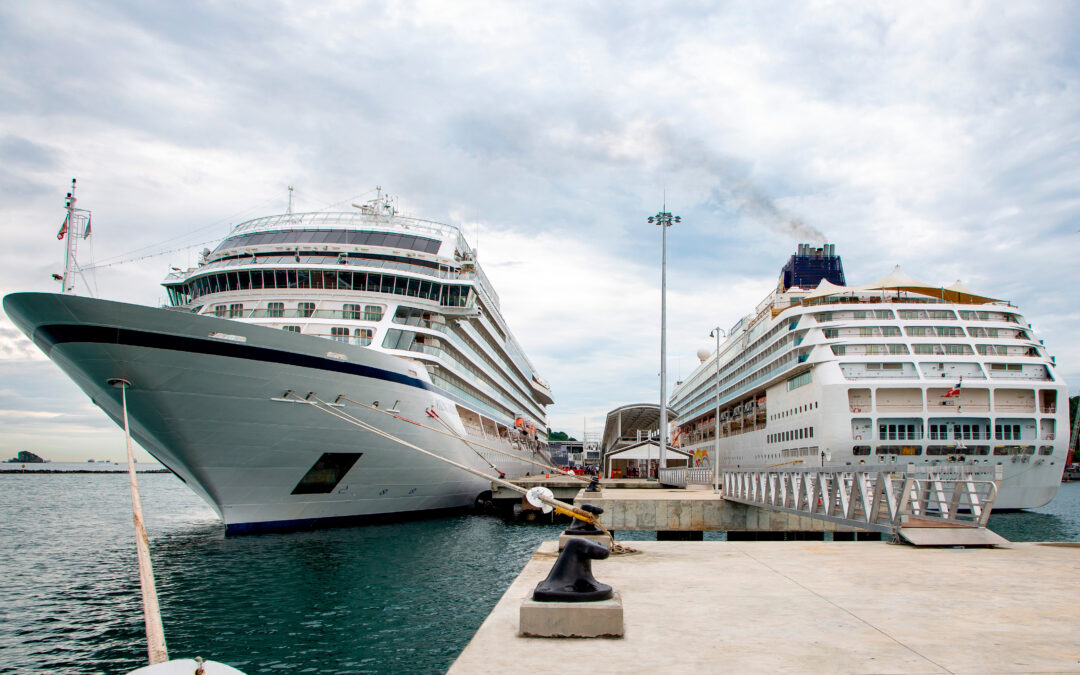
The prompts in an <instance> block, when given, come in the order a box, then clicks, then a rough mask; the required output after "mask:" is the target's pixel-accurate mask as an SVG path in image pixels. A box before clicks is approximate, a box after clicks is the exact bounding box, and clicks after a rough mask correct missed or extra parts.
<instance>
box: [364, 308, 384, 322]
mask: <svg viewBox="0 0 1080 675" xmlns="http://www.w3.org/2000/svg"><path fill="white" fill-rule="evenodd" d="M382 317H383V308H382V306H381V305H364V320H365V321H382Z"/></svg>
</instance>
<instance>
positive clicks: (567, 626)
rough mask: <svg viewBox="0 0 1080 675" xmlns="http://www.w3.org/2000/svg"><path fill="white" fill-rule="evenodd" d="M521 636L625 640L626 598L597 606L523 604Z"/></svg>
mask: <svg viewBox="0 0 1080 675" xmlns="http://www.w3.org/2000/svg"><path fill="white" fill-rule="evenodd" d="M518 634H519V635H522V636H525V637H551V638H598V637H620V638H621V637H622V636H623V606H622V596H621V595H619V592H618V591H616V592H615V595H614V597H612V598H611V599H610V600H598V601H594V602H538V601H536V600H533V599H532V598H531V597H530V598H526V599H525V600H523V601H522V603H521V611H520V613H519V622H518Z"/></svg>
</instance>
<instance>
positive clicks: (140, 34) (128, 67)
mask: <svg viewBox="0 0 1080 675" xmlns="http://www.w3.org/2000/svg"><path fill="white" fill-rule="evenodd" d="M1078 26H1080V8H1078V7H1074V6H1072V5H1069V4H1058V5H1054V4H1044V3H1011V4H998V5H992V6H991V5H984V4H980V3H965V4H945V5H942V4H940V3H925V2H914V3H904V4H897V3H887V2H881V3H857V4H855V3H852V4H843V3H825V4H820V3H810V4H805V3H788V2H769V1H767V2H762V3H744V4H738V3H736V4H731V3H721V4H714V3H699V4H690V5H687V4H657V5H651V4H647V5H634V6H619V7H617V8H616V7H614V6H606V5H603V4H588V3H586V4H581V3H566V4H555V5H550V6H544V7H542V8H541V7H539V6H531V5H523V4H520V3H504V2H495V3H489V2H484V3H478V2H468V1H466V2H456V3H442V2H434V1H426V0H418V1H417V2H411V3H407V4H397V3H363V4H358V5H354V4H350V3H322V2H318V3H308V4H304V5H303V6H294V5H292V4H290V3H274V2H271V3H258V4H255V3H240V4H220V3H204V2H195V3H188V4H186V5H185V6H184V8H183V9H182V10H181V9H176V8H170V7H159V6H154V5H147V4H139V3H134V4H132V3H120V2H105V3H95V4H86V3H76V2H65V1H60V0H54V1H49V2H37V3H28V2H22V3H19V2H17V3H8V4H5V5H0V59H3V61H4V63H6V64H10V66H9V67H7V68H4V69H2V71H0V233H2V234H3V237H4V242H5V246H4V247H0V288H2V289H3V291H4V292H10V291H15V290H51V289H53V288H54V285H53V282H52V281H51V280H50V275H51V274H52V273H55V272H58V271H60V270H61V269H62V266H63V255H64V248H63V244H62V243H60V242H57V241H56V239H55V237H54V235H55V231H56V229H57V228H58V227H59V224H60V222H61V220H62V219H63V213H62V202H63V195H64V193H65V192H66V190H67V186H68V184H69V181H70V180H71V178H72V177H77V178H78V179H79V185H80V187H79V195H80V206H84V207H86V208H90V209H92V210H93V211H94V229H95V236H94V237H93V238H92V239H91V240H90V241H89V242H87V243H86V244H85V246H83V247H82V248H81V250H80V253H81V255H80V259H82V260H85V261H89V260H90V259H92V258H93V259H98V260H110V261H127V260H129V259H133V258H139V257H141V256H143V255H145V254H146V253H147V252H153V251H160V250H168V251H171V252H170V253H168V254H164V255H160V256H157V257H153V258H148V259H143V260H136V261H133V262H124V263H123V264H118V265H114V266H111V267H102V268H99V269H97V270H96V272H94V273H93V274H88V275H87V278H86V279H80V286H79V288H80V289H81V290H84V291H85V290H90V291H92V292H94V293H95V294H97V295H100V296H102V297H109V298H114V299H119V300H126V301H132V302H138V303H142V304H157V303H160V302H162V301H163V299H164V298H163V293H162V291H161V289H160V287H159V282H160V280H161V279H162V277H163V276H164V274H165V272H167V269H168V267H169V266H170V265H178V266H186V265H189V264H193V263H194V261H195V259H196V255H197V251H198V249H199V248H201V245H203V243H204V242H207V241H211V240H215V239H218V238H220V237H223V236H224V235H225V234H226V232H227V231H228V229H229V227H230V226H231V225H235V224H236V223H237V222H240V221H242V220H243V219H245V218H249V217H254V216H257V215H265V214H268V213H272V212H276V211H280V210H282V209H283V208H284V206H285V203H286V198H287V193H286V187H287V186H288V185H293V186H295V187H296V188H297V190H296V192H295V195H296V197H297V207H298V208H300V209H306V208H313V209H314V208H320V207H322V206H325V205H326V204H327V203H329V202H331V201H338V200H345V201H344V203H345V204H348V203H349V201H348V200H349V199H350V198H355V197H354V196H356V195H362V194H364V193H366V192H368V191H369V190H371V189H372V188H373V187H374V186H375V185H382V186H384V187H386V188H388V189H390V190H391V192H393V193H394V194H399V195H401V196H402V201H403V204H405V205H406V207H407V210H408V211H409V212H410V213H412V214H414V215H418V216H421V217H425V218H431V219H434V220H439V221H444V220H450V221H453V222H460V223H466V224H469V223H472V224H477V228H478V231H479V234H480V250H481V260H482V262H483V264H484V265H485V268H486V269H487V270H488V271H489V273H490V275H491V276H492V278H493V279H494V280H495V284H496V288H497V290H498V291H499V293H500V295H502V296H503V299H504V311H505V312H506V313H507V314H508V316H509V317H510V320H511V326H512V328H513V329H514V331H515V333H516V334H517V335H518V337H519V339H520V340H521V342H522V343H523V344H524V345H525V347H526V350H527V352H528V353H529V355H530V358H531V359H532V360H533V361H534V362H535V363H536V364H537V367H538V369H539V370H540V371H541V373H542V374H544V375H545V376H546V377H547V378H548V379H549V380H550V381H551V383H552V386H553V388H554V389H555V394H556V398H557V399H558V403H557V404H556V406H554V407H553V409H552V416H553V420H555V421H556V424H561V423H565V424H566V425H567V426H570V427H572V428H576V427H577V426H579V424H578V422H577V421H575V420H577V419H580V416H581V414H586V415H588V416H589V419H590V420H591V421H592V422H591V423H595V424H597V425H599V424H600V423H601V420H602V416H603V413H604V412H606V410H608V409H611V408H613V407H615V406H616V405H619V404H620V403H624V402H626V400H624V399H641V400H652V398H654V397H655V396H658V391H656V390H658V386H657V385H658V382H657V377H658V376H657V374H656V371H657V369H658V365H659V364H658V354H657V352H658V350H659V346H658V340H659V333H658V331H659V327H658V311H659V310H658V305H659V297H658V289H657V286H658V279H659V269H658V267H659V251H658V248H659V236H658V232H657V229H656V227H655V226H650V225H648V223H647V222H646V220H645V219H646V218H647V217H648V216H649V215H651V214H654V213H656V212H657V211H659V210H660V209H661V207H662V205H663V203H664V199H665V194H666V200H667V209H668V210H669V211H671V212H672V213H674V214H676V215H679V216H681V218H682V222H681V223H680V224H679V225H678V226H676V227H673V228H671V230H670V231H669V232H668V242H667V245H668V260H669V262H670V269H669V273H670V276H669V293H670V295H669V303H670V307H669V310H670V312H671V314H670V316H669V322H670V323H669V325H670V327H671V333H670V336H669V337H670V339H671V348H670V353H671V362H672V363H673V368H675V367H677V365H678V364H679V363H685V362H686V361H689V362H690V364H691V365H692V364H693V361H694V360H695V358H694V356H693V352H694V350H695V349H696V348H697V347H698V346H700V342H699V340H698V338H697V337H695V336H703V335H705V336H707V334H708V330H709V329H710V328H711V327H712V326H714V325H717V324H720V325H722V326H729V325H731V323H733V322H734V321H735V320H736V319H737V318H738V317H740V316H742V315H743V314H745V313H746V312H747V311H749V310H750V309H751V308H752V307H753V306H755V305H756V303H757V302H758V301H759V300H760V299H761V297H763V296H764V295H765V293H767V292H768V290H769V289H770V287H771V286H772V284H773V283H774V282H775V277H776V274H777V272H778V270H779V268H780V266H781V265H782V264H783V263H784V261H785V260H786V258H787V256H788V255H790V253H792V252H793V251H794V246H795V245H796V244H797V243H800V242H801V241H819V240H821V239H823V238H825V237H826V236H827V237H828V239H829V240H830V241H831V242H834V243H836V244H837V249H838V252H839V253H840V254H841V255H843V256H844V264H845V270H846V272H847V274H848V278H849V280H850V281H851V282H853V283H860V282H865V281H869V280H873V279H878V278H881V277H883V276H884V275H885V274H887V273H888V272H889V270H891V269H892V266H893V265H895V264H901V265H903V267H904V268H905V270H907V271H908V272H909V273H911V274H912V275H914V276H916V277H920V278H924V279H927V280H928V281H932V282H939V283H946V284H948V283H951V282H952V281H953V280H955V279H957V278H959V279H962V280H963V281H964V283H965V284H966V285H968V286H969V287H970V288H972V289H973V290H975V291H977V292H982V293H986V294H988V295H991V296H995V297H1002V298H1006V299H1009V300H1012V301H1013V302H1015V303H1016V304H1017V305H1019V306H1020V307H1021V308H1022V309H1023V311H1024V312H1025V313H1026V316H1027V317H1028V319H1029V320H1030V321H1032V323H1034V324H1035V325H1036V326H1037V327H1039V328H1040V329H1041V330H1042V333H1043V337H1045V339H1046V342H1047V345H1048V347H1049V349H1050V351H1051V352H1052V353H1055V354H1057V355H1058V356H1059V357H1060V358H1059V364H1060V365H1061V369H1062V371H1063V372H1064V374H1065V376H1066V378H1067V379H1068V381H1070V382H1080V360H1078V359H1080V353H1074V352H1075V350H1074V349H1073V348H1072V344H1073V340H1072V335H1073V334H1074V333H1075V332H1076V329H1077V317H1074V316H1072V314H1071V313H1068V312H1062V310H1061V307H1062V304H1063V303H1064V302H1066V300H1065V299H1064V298H1063V297H1062V294H1063V293H1065V292H1067V291H1066V290H1065V289H1069V288H1073V287H1075V286H1077V285H1078V284H1080V272H1077V271H1076V266H1075V264H1074V261H1073V258H1074V257H1075V256H1073V255H1072V252H1073V251H1075V249H1076V237H1077V236H1080V235H1078V234H1077V230H1078V229H1080V200H1078V199H1077V198H1076V196H1075V185H1077V184H1078V183H1080V140H1078V139H1080V97H1078V96H1077V91H1078V89H1080V77H1078V74H1080V60H1078V59H1077V58H1076V56H1075V54H1076V50H1075V49H1074V47H1073V46H1074V45H1075V44H1076V42H1077V40H1078V38H1080V35H1077V32H1078V30H1080V29H1078V28H1077V27H1078ZM473 231H474V230H470V229H469V227H468V226H467V227H466V228H465V232H466V234H468V235H469V236H470V237H472V236H473ZM510 263H515V264H513V265H511V264H510ZM12 331H13V328H12V327H11V326H10V323H6V322H0V364H16V366H18V365H25V366H26V367H27V368H30V369H31V370H32V369H34V368H37V367H39V365H38V360H40V356H39V355H38V354H37V353H36V351H35V350H34V348H33V347H32V346H30V344H29V343H28V342H26V341H25V340H24V339H23V338H20V337H18V336H17V335H16V334H14V333H13V332H12ZM706 341H707V340H706ZM13 367H14V366H13ZM7 372H11V371H7ZM27 372H30V371H27ZM674 376H675V375H673V377H674ZM49 382H51V383H53V384H56V386H58V387H59V388H58V389H57V390H56V393H55V395H56V396H57V397H60V396H67V397H69V398H68V407H71V405H72V402H74V401H83V400H84V399H85V397H82V395H81V394H79V393H78V392H77V391H72V389H71V388H70V387H68V388H64V387H63V386H62V385H59V384H57V380H55V379H49ZM654 391H656V394H655V396H654V393H653V392H654ZM3 408H4V409H10V410H16V409H23V408H20V407H18V406H14V405H12V406H3ZM25 409H31V410H50V409H51V408H44V407H41V406H36V405H33V406H29V405H28V406H26V407H25Z"/></svg>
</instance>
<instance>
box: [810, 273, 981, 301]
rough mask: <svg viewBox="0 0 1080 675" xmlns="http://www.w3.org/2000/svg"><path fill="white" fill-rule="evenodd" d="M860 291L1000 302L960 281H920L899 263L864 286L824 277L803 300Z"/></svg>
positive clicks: (949, 299)
mask: <svg viewBox="0 0 1080 675" xmlns="http://www.w3.org/2000/svg"><path fill="white" fill-rule="evenodd" d="M859 291H906V292H909V293H918V294H920V295H928V296H930V297H933V298H940V299H941V300H943V301H945V302H956V303H961V304H970V305H980V304H983V303H987V302H1000V300H998V299H996V298H991V297H987V296H985V295H979V294H977V293H972V292H971V291H969V290H968V289H967V288H964V286H962V285H961V284H960V282H959V281H957V282H956V283H954V284H953V285H951V286H935V285H933V284H928V283H926V282H924V281H919V280H918V279H915V278H914V277H912V276H911V275H909V274H908V273H907V272H905V271H904V270H902V269H900V266H899V265H897V266H896V267H894V268H893V271H892V272H891V273H889V276H887V277H885V278H884V279H881V280H880V281H875V282H874V283H871V284H863V285H862V286H837V285H836V284H833V283H830V282H829V281H828V280H826V279H822V280H821V283H820V284H818V287H817V288H815V289H814V290H813V291H812V292H811V293H809V294H808V295H806V296H805V297H804V298H803V301H804V302H805V301H808V300H816V299H820V298H827V297H833V296H837V295H842V294H844V293H856V292H859Z"/></svg>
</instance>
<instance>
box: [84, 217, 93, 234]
mask: <svg viewBox="0 0 1080 675" xmlns="http://www.w3.org/2000/svg"><path fill="white" fill-rule="evenodd" d="M91 217H92V216H90V215H89V214H87V216H86V231H85V232H83V239H86V238H87V237H89V236H90V219H91Z"/></svg>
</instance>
